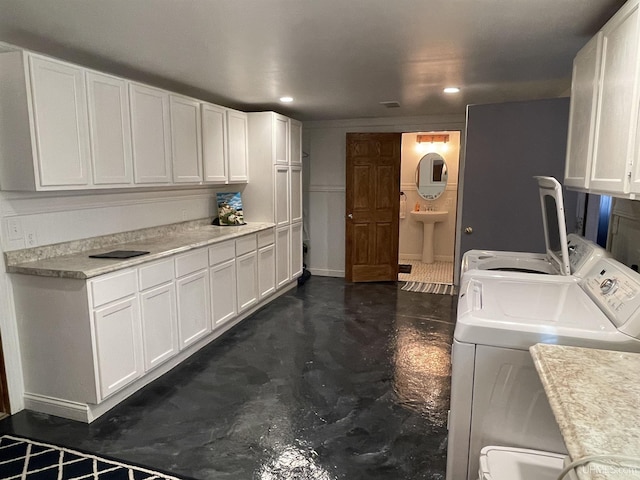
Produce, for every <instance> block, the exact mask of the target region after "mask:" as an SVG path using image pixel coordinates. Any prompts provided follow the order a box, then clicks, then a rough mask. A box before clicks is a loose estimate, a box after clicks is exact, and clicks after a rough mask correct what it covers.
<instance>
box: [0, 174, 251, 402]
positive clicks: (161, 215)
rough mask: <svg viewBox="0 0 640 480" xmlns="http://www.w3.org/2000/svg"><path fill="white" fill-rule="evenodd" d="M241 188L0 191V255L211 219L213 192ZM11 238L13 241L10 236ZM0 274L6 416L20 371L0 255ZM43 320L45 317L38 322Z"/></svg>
mask: <svg viewBox="0 0 640 480" xmlns="http://www.w3.org/2000/svg"><path fill="white" fill-rule="evenodd" d="M242 189H243V187H238V186H229V187H217V188H210V187H206V188H205V187H200V188H193V189H186V190H185V189H180V190H177V189H166V190H161V189H156V190H153V191H149V190H145V191H136V192H133V191H124V190H119V191H117V192H116V193H113V191H111V192H102V193H97V192H91V193H87V192H64V193H49V192H47V193H44V192H37V193H24V192H0V238H1V250H2V253H4V252H5V251H9V250H18V249H21V248H25V247H26V246H27V240H26V239H27V238H28V237H30V238H32V239H33V240H34V244H33V245H28V246H40V245H47V244H52V243H59V242H66V241H71V240H78V239H82V238H88V237H94V236H98V235H107V234H112V233H119V232H124V231H128V230H137V229H140V228H147V227H154V226H158V225H164V224H169V223H176V222H181V221H183V220H195V219H199V218H205V217H211V218H213V217H214V216H217V209H216V207H215V192H216V191H227V192H230V191H241V190H242ZM16 221H17V222H18V226H19V227H20V232H19V233H20V235H19V236H20V237H21V238H15V237H16V235H10V232H9V228H8V227H9V225H10V224H11V225H15V223H16ZM11 237H14V238H11ZM1 267H2V268H1V271H0V334H1V335H2V345H3V349H4V358H5V366H6V370H7V380H8V383H9V396H10V402H11V409H12V413H15V412H17V411H19V410H22V409H23V408H24V404H23V399H22V395H23V392H24V387H23V384H22V368H21V362H20V351H19V342H18V333H17V319H16V312H15V308H14V303H13V294H12V290H11V276H12V275H9V274H7V273H6V268H5V265H4V255H2V265H1ZM43 321H46V319H43Z"/></svg>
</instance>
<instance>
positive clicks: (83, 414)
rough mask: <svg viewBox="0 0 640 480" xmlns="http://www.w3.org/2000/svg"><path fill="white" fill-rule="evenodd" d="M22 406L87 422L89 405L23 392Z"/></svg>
mask: <svg viewBox="0 0 640 480" xmlns="http://www.w3.org/2000/svg"><path fill="white" fill-rule="evenodd" d="M24 408H25V409H27V410H33V411H35V412H41V413H47V414H49V415H54V416H56V417H64V418H69V419H71V420H77V421H79V422H85V423H87V422H88V421H89V407H88V406H87V405H86V404H84V403H78V402H71V401H69V400H62V399H60V398H54V397H48V396H46V395H38V394H36V393H25V394H24Z"/></svg>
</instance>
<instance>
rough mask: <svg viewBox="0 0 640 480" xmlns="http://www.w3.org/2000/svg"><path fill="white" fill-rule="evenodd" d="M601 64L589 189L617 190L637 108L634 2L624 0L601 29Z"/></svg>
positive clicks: (620, 186) (622, 178) (627, 162)
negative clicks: (623, 3) (620, 7)
mask: <svg viewBox="0 0 640 480" xmlns="http://www.w3.org/2000/svg"><path fill="white" fill-rule="evenodd" d="M602 42H603V43H602V45H603V49H602V67H601V72H602V73H601V77H600V91H599V99H598V115H597V120H596V130H595V139H596V143H595V150H594V158H593V167H592V174H591V181H590V188H592V189H595V190H600V191H604V192H612V193H616V192H618V193H621V192H623V191H624V190H625V179H626V176H627V172H628V171H630V161H631V151H630V148H631V145H630V135H629V133H630V132H631V131H632V127H634V126H635V124H636V115H637V111H638V108H637V107H638V106H637V101H636V97H635V96H634V95H635V84H636V79H637V64H638V5H637V3H635V4H633V3H631V2H629V3H627V4H626V5H625V6H624V7H623V8H622V9H621V10H619V11H618V13H617V14H616V15H614V17H613V18H612V19H611V20H610V21H609V22H607V24H606V25H605V26H604V27H603V29H602Z"/></svg>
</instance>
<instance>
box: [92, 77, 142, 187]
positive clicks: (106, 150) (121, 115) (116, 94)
mask: <svg viewBox="0 0 640 480" xmlns="http://www.w3.org/2000/svg"><path fill="white" fill-rule="evenodd" d="M87 97H88V99H89V131H90V133H91V165H92V167H93V168H92V171H93V183H94V184H95V185H128V184H131V183H132V182H133V173H132V170H133V160H132V156H131V122H130V120H129V94H128V92H127V83H126V82H125V81H124V80H123V79H121V78H116V77H112V76H110V75H104V74H101V73H97V72H87Z"/></svg>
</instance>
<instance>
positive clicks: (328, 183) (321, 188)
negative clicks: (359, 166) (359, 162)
mask: <svg viewBox="0 0 640 480" xmlns="http://www.w3.org/2000/svg"><path fill="white" fill-rule="evenodd" d="M464 127H465V117H464V115H449V116H424V117H397V118H371V119H353V120H336V121H323V122H307V123H305V124H304V125H303V139H304V145H305V154H308V160H309V185H308V187H307V190H308V192H309V195H308V199H309V218H308V225H309V241H308V246H309V252H308V256H307V267H308V268H309V270H310V271H311V273H313V274H315V275H327V276H336V277H343V276H344V251H345V248H344V242H345V238H344V235H345V233H344V232H345V228H344V222H345V218H344V216H345V164H346V134H347V133H348V132H399V133H404V132H423V131H440V130H459V131H462V132H464Z"/></svg>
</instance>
